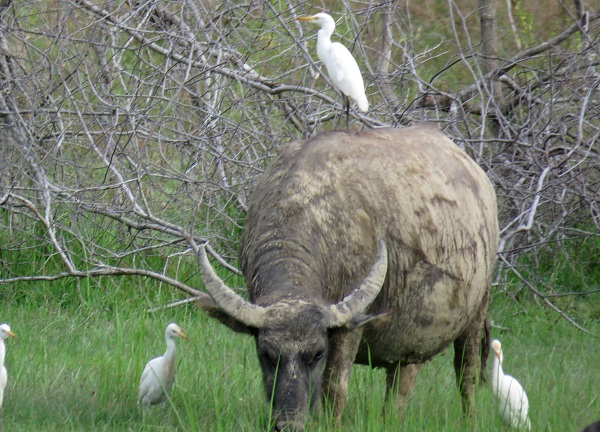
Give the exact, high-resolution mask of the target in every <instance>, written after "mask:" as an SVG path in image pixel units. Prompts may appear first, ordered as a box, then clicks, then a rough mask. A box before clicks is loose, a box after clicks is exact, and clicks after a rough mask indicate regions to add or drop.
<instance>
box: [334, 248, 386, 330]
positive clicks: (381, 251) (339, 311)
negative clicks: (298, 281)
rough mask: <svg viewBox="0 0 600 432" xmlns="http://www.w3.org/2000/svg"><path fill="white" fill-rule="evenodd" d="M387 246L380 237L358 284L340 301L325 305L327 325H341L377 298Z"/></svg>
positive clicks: (381, 285) (384, 271) (381, 282)
mask: <svg viewBox="0 0 600 432" xmlns="http://www.w3.org/2000/svg"><path fill="white" fill-rule="evenodd" d="M387 267H388V257H387V247H386V245H385V242H384V241H383V240H382V239H381V240H379V241H378V242H377V257H376V258H375V262H374V263H373V266H372V267H371V270H370V271H369V274H368V275H367V276H366V277H365V279H364V280H363V281H362V283H361V284H360V286H359V287H358V288H357V289H355V290H354V291H352V292H351V293H350V294H348V295H347V296H346V297H345V298H344V299H343V300H341V301H340V302H338V303H336V304H333V305H331V306H328V307H327V313H328V315H329V325H328V327H330V328H334V327H342V326H344V325H346V324H347V323H349V322H350V321H352V320H353V319H354V318H355V317H356V316H358V315H360V314H362V313H363V312H364V311H365V310H366V309H367V308H368V307H369V305H370V304H371V303H372V302H373V301H374V300H375V299H376V298H377V296H378V295H379V292H380V291H381V288H383V284H384V282H385V277H386V274H387Z"/></svg>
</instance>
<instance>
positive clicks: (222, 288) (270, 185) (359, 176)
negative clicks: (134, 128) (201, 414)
mask: <svg viewBox="0 0 600 432" xmlns="http://www.w3.org/2000/svg"><path fill="white" fill-rule="evenodd" d="M498 236H499V230H498V213H497V205H496V195H495V192H494V188H493V186H492V184H491V182H490V181H489V179H488V178H487V176H486V174H485V172H484V171H483V170H481V168H480V167H479V166H478V165H477V164H476V163H475V162H474V161H473V160H472V159H470V158H469V157H468V155H467V154H465V153H464V152H463V151H462V150H461V149H460V148H458V147H457V146H456V145H455V144H454V143H453V142H452V141H451V140H450V139H449V138H448V137H447V136H445V135H444V134H443V133H442V132H440V131H439V130H438V129H437V128H436V127H435V126H434V125H431V124H429V125H428V124H425V125H419V126H414V127H410V128H403V129H392V128H382V129H376V130H366V131H360V132H353V131H335V132H329V133H324V134H320V135H318V136H315V137H313V138H311V139H309V140H305V141H296V142H293V143H289V144H288V145H286V146H284V147H282V149H281V152H280V154H279V155H278V156H277V157H276V158H275V159H274V160H273V161H272V162H271V164H270V166H269V167H268V168H267V169H266V170H265V172H264V174H263V175H262V176H261V178H260V179H257V180H256V185H255V189H254V191H253V192H252V194H251V196H250V199H249V205H248V212H247V214H246V220H245V223H244V232H243V235H242V238H241V241H240V251H239V265H240V270H241V271H242V273H243V275H244V278H245V280H246V286H247V292H248V299H247V300H246V299H244V298H242V297H240V296H239V295H238V294H237V293H236V292H235V291H234V290H232V289H231V288H229V287H227V286H226V285H225V283H224V282H223V280H221V279H220V278H219V277H218V275H216V273H215V272H214V269H212V267H211V265H210V262H209V261H208V259H207V257H206V254H205V251H204V250H203V248H199V249H198V253H199V255H198V258H199V268H200V273H201V277H202V280H203V281H204V285H205V287H206V291H207V293H208V294H209V295H210V297H211V299H212V301H213V303H214V305H209V306H208V307H205V308H207V310H209V312H210V313H211V314H212V315H213V316H217V317H218V318H219V319H221V320H222V321H223V322H225V323H226V324H228V325H229V326H230V327H232V328H234V329H238V330H239V329H240V328H242V330H244V329H245V328H249V329H252V330H251V331H248V332H249V333H252V334H253V335H255V337H256V346H257V349H258V356H259V358H260V363H261V367H262V373H263V377H264V383H265V390H266V392H267V396H268V400H273V404H274V406H273V409H274V411H275V412H274V415H275V416H276V421H277V428H278V429H280V430H282V429H286V430H298V429H305V423H307V422H308V416H309V415H310V408H311V405H312V404H313V403H314V402H315V401H316V399H317V397H318V396H317V394H318V392H320V391H321V390H322V391H323V394H325V395H327V398H326V399H325V400H326V402H327V403H328V404H329V409H330V410H331V413H332V415H333V417H334V420H335V421H336V422H338V423H339V422H340V421H341V416H342V412H343V408H344V401H345V400H346V398H347V396H348V380H349V377H350V374H351V370H352V365H353V364H355V363H359V364H367V365H370V366H373V367H382V368H385V369H386V390H387V391H386V397H387V398H388V399H389V398H392V399H393V404H394V407H395V409H397V410H398V411H401V410H402V409H403V407H404V406H405V404H406V402H407V399H408V395H409V394H410V388H411V387H412V385H413V383H414V379H415V378H416V375H417V372H418V370H419V369H420V367H421V365H422V364H423V363H424V362H426V361H428V360H430V359H431V358H432V357H433V356H435V355H437V354H439V353H440V352H442V351H443V350H444V349H445V348H446V347H448V346H449V345H454V362H453V363H454V368H455V373H456V380H457V384H458V389H459V392H460V395H461V397H462V403H463V409H464V411H465V414H467V415H474V412H475V385H476V384H477V380H478V377H479V374H480V370H481V367H482V365H483V363H484V362H483V360H484V359H482V358H481V354H480V353H481V349H480V347H481V346H482V344H483V345H485V344H486V342H485V341H483V340H482V338H483V335H484V334H485V332H484V329H485V325H484V322H485V318H486V310H487V303H488V299H489V289H490V284H491V279H492V274H493V271H494V267H495V262H496V248H497V245H498ZM377 316H384V317H385V319H384V320H383V321H378V320H370V318H371V317H377ZM232 323H233V324H235V325H232ZM336 329H337V330H336ZM328 332H329V336H328ZM325 354H327V355H325ZM398 376H399V377H400V379H399V380H397V377H398ZM407 377H408V378H410V379H408V378H407ZM397 381H400V382H397Z"/></svg>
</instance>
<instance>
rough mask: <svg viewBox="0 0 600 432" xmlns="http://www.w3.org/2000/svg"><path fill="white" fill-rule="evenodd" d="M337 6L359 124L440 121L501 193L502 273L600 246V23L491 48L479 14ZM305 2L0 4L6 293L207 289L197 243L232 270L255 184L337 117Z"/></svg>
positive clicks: (574, 13) (67, 0)
mask: <svg viewBox="0 0 600 432" xmlns="http://www.w3.org/2000/svg"><path fill="white" fill-rule="evenodd" d="M342 3H343V5H344V8H343V9H342V10H336V11H332V14H333V15H335V18H336V19H338V31H337V33H336V37H337V38H339V40H341V41H342V42H343V43H344V44H345V45H346V46H348V47H349V48H350V49H351V50H352V51H353V53H354V55H355V57H356V58H357V59H358V61H359V63H360V64H361V66H362V70H363V71H364V77H365V82H366V83H367V85H368V91H367V94H368V96H369V99H370V102H371V110H370V111H369V113H368V114H367V115H362V114H358V113H356V112H355V113H353V116H352V122H351V127H354V128H356V127H364V128H368V127H381V126H386V125H388V126H389V125H392V126H402V125H406V124H410V123H414V122H417V121H422V120H428V121H435V122H437V123H438V124H439V126H440V128H442V129H444V130H445V131H446V132H447V133H448V134H449V135H450V136H452V137H453V138H454V139H455V141H456V143H457V144H458V145H460V146H461V147H462V148H464V150H465V151H466V152H468V153H469V154H470V155H471V156H472V157H473V158H474V159H475V160H476V161H477V162H478V163H479V164H480V165H481V166H482V167H483V168H484V169H485V170H486V171H487V173H488V175H489V176H490V178H491V179H492V181H493V182H494V183H495V185H496V188H497V192H498V197H499V205H500V210H501V227H502V228H501V229H502V239H501V245H500V251H499V252H500V254H501V258H502V259H501V262H502V264H503V265H505V266H507V267H509V268H513V269H516V266H517V264H518V260H519V259H520V257H523V256H528V257H531V258H528V259H530V260H531V261H533V262H535V260H536V259H537V258H536V257H538V256H539V255H540V254H543V253H544V250H548V248H550V249H552V248H553V247H557V246H561V247H564V245H566V244H568V241H569V239H572V238H574V237H582V236H583V237H585V238H593V237H594V236H595V237H596V238H597V237H598V232H599V228H600V209H599V208H598V198H599V196H598V195H599V190H600V187H599V181H600V174H599V155H598V142H599V135H600V97H599V94H600V89H599V86H600V72H599V71H598V67H599V59H600V56H599V51H598V47H600V36H599V33H600V32H599V31H598V28H599V17H600V11H589V10H587V9H586V7H585V5H584V4H583V3H581V2H575V5H574V7H573V8H567V7H566V6H565V12H564V15H565V16H567V18H568V22H567V24H566V25H565V26H564V28H563V30H562V31H561V32H559V33H558V34H557V35H556V36H554V37H553V38H550V39H548V40H544V41H541V42H537V43H530V44H524V43H523V42H522V41H521V40H520V39H519V38H516V42H515V41H513V42H510V43H506V44H505V45H506V46H505V47H504V48H503V49H502V50H500V49H499V48H498V41H502V40H503V38H502V37H497V36H496V33H495V32H496V31H497V29H496V28H495V27H493V25H494V18H495V16H494V10H493V6H494V5H493V3H492V2H490V1H489V0H487V1H482V2H481V4H480V6H479V10H477V9H473V10H460V9H459V7H458V6H457V5H456V4H455V3H453V2H452V1H451V0H450V1H449V2H448V9H447V10H448V17H449V22H448V25H449V26H451V27H452V32H451V33H449V34H451V35H452V37H450V38H448V37H445V36H443V35H442V34H440V35H435V34H433V32H432V33H428V32H427V31H426V30H424V29H423V28H420V27H419V25H418V19H417V18H413V17H412V11H413V9H412V8H411V5H410V4H409V3H408V2H407V3H404V2H388V3H382V4H380V3H375V2H368V1H367V2H363V3H360V5H359V6H354V10H352V7H351V5H350V4H349V2H342ZM309 7H310V5H307V6H303V5H301V6H294V5H293V4H292V2H279V3H277V6H274V4H273V3H272V2H249V3H239V2H233V1H225V2H222V3H219V5H218V6H217V5H216V3H214V4H213V2H210V1H208V0H206V1H192V0H182V1H158V0H156V1H153V0H151V1H133V0H122V1H121V0H119V1H104V2H101V1H96V2H93V1H90V0H55V1H47V2H46V1H44V2H37V1H36V2H34V1H24V2H18V3H17V2H12V1H11V0H2V1H0V18H1V22H0V54H1V58H0V79H1V81H2V82H1V87H2V88H1V92H0V121H2V134H1V136H0V158H1V161H0V163H1V164H2V167H3V174H2V177H1V180H0V214H1V215H2V219H1V222H0V224H1V231H0V236H1V238H2V240H1V241H2V243H3V246H2V256H0V259H1V264H2V279H1V280H0V282H2V283H5V284H6V283H9V282H14V281H25V280H36V279H56V278H60V277H66V276H75V277H85V276H90V275H91V276H93V275H131V274H133V275H142V276H148V277H152V278H155V279H157V280H160V281H162V282H166V283H168V284H171V285H173V286H175V287H176V288H179V289H181V290H183V291H185V292H187V293H188V294H190V295H201V293H200V292H199V291H197V287H194V285H195V284H196V283H197V279H195V278H194V277H195V276H194V275H195V270H194V269H193V266H191V267H190V263H193V262H194V259H193V258H194V255H195V252H196V250H197V248H198V245H199V244H201V243H202V242H204V241H205V240H206V239H211V245H212V246H214V247H215V250H212V249H211V252H212V254H213V256H214V257H215V258H217V259H218V260H219V261H220V262H221V263H222V264H224V265H226V266H227V267H228V268H229V269H230V270H231V271H232V272H233V273H236V272H237V270H236V269H235V268H234V267H233V266H231V265H229V264H227V263H228V262H231V261H233V260H235V251H236V250H237V241H238V238H239V232H240V230H241V227H242V224H243V219H244V212H245V209H246V201H247V197H248V195H249V193H250V191H251V189H252V183H253V179H254V178H255V177H256V176H257V175H259V174H260V173H261V172H262V170H263V167H264V166H265V164H266V163H267V162H268V161H269V160H270V159H271V158H272V157H273V155H274V154H276V152H277V150H278V148H279V147H280V146H281V145H283V144H285V143H286V142H288V141H290V140H293V139H298V138H302V137H308V136H311V135H314V134H316V133H318V132H320V131H323V130H326V129H331V128H332V127H333V126H334V125H335V123H336V116H338V115H339V114H340V111H341V98H339V97H338V95H337V94H336V93H335V92H334V91H333V90H332V89H331V86H330V85H329V83H328V81H327V77H326V75H325V74H323V73H321V70H320V65H319V64H318V62H317V61H316V55H315V53H314V35H315V34H316V29H314V28H307V27H303V26H301V25H300V24H299V23H298V22H296V21H294V20H293V18H294V17H296V16H297V15H300V14H306V13H311V12H315V11H314V10H309ZM490 7H492V9H490ZM478 12H479V14H478ZM509 12H510V11H509ZM486 14H487V15H486ZM489 14H491V15H489ZM478 16H481V32H480V31H479V27H478V26H477V17H478ZM508 16H509V18H512V19H511V20H510V28H512V29H515V28H516V25H517V24H515V20H514V17H512V15H511V14H509V15H508ZM474 20H475V21H474ZM473 21H474V22H475V26H474V25H473ZM490 26H491V27H490ZM474 29H477V30H476V31H475V30H474ZM481 35H483V36H482V37H481V39H480V36H481ZM523 45H526V46H525V47H524V48H523ZM513 46H514V48H512V47H513ZM432 68H437V69H432ZM432 70H434V71H435V72H434V73H432ZM455 81H456V82H455ZM582 259H587V260H593V259H595V260H598V259H599V258H598V256H596V257H595V258H594V257H582ZM24 262H27V263H29V264H33V266H30V267H26V268H28V270H31V269H32V268H35V269H36V271H35V272H33V273H27V274H22V273H21V272H20V271H19V268H21V264H22V263H24ZM546 288H548V289H549V290H551V289H553V287H546ZM538 294H540V295H542V294H541V293H539V292H538Z"/></svg>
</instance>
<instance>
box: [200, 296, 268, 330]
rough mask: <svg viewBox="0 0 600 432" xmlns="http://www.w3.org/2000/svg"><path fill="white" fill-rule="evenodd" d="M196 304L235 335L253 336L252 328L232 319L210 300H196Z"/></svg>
mask: <svg viewBox="0 0 600 432" xmlns="http://www.w3.org/2000/svg"><path fill="white" fill-rule="evenodd" d="M196 304H197V305H198V306H199V307H200V308H201V309H202V310H203V311H204V312H206V314H207V315H208V316H209V317H211V318H214V319H216V320H218V321H220V322H221V324H224V325H225V326H227V327H229V328H230V329H231V330H233V331H234V332H236V333H244V334H249V335H255V334H256V329H255V328H254V327H249V326H247V325H246V324H244V323H242V322H241V321H238V320H236V319H235V318H234V317H232V316H231V315H229V314H228V313H227V312H225V311H224V310H222V309H220V308H219V307H218V306H217V305H215V304H214V302H212V300H208V301H203V300H197V301H196Z"/></svg>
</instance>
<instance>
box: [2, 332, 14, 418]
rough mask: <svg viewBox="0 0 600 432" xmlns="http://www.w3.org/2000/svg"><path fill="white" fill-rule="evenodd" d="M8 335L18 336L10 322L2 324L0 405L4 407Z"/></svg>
mask: <svg viewBox="0 0 600 432" xmlns="http://www.w3.org/2000/svg"><path fill="white" fill-rule="evenodd" d="M7 337H16V335H15V334H14V333H13V332H11V331H10V326H9V325H8V324H2V325H0V407H2V401H3V400H4V389H5V388H6V383H7V382H8V372H6V367H5V366H4V355H5V354H6V346H5V345H4V339H6V338H7Z"/></svg>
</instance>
